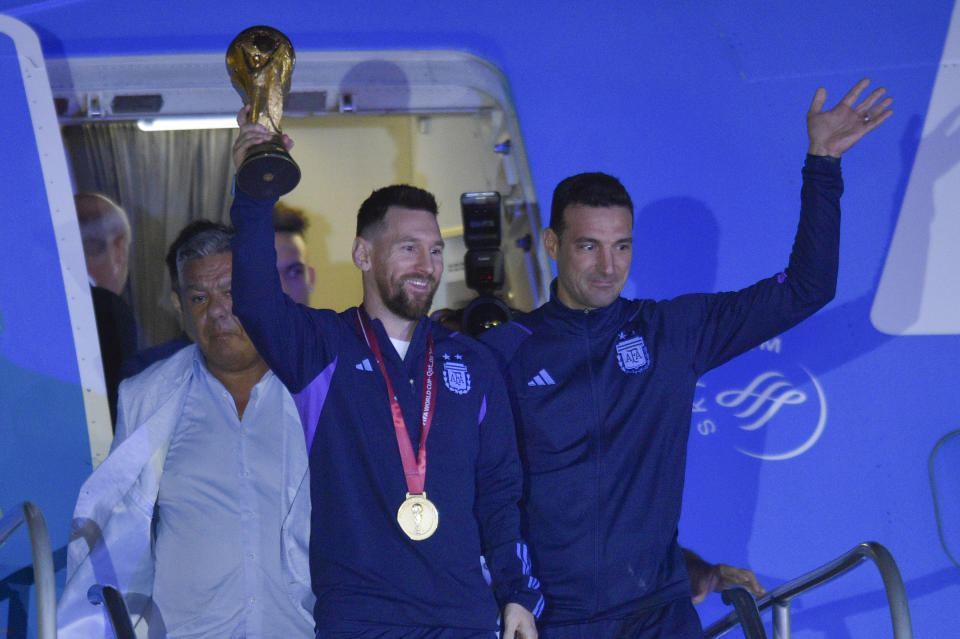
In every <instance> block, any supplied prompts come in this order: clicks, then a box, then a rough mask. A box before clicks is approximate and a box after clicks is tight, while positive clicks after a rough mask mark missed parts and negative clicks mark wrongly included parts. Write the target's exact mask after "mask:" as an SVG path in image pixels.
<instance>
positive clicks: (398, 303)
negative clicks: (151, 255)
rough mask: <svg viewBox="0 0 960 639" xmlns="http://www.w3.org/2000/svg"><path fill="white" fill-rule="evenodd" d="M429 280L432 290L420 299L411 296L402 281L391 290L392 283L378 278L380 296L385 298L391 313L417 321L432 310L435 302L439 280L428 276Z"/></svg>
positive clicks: (384, 302)
mask: <svg viewBox="0 0 960 639" xmlns="http://www.w3.org/2000/svg"><path fill="white" fill-rule="evenodd" d="M418 279H420V278H418ZM427 280H428V281H429V282H430V285H431V287H430V290H429V291H428V292H427V294H426V295H425V296H424V297H422V298H420V299H419V300H414V299H412V298H411V297H410V295H409V294H408V293H407V290H406V289H405V288H403V283H402V281H401V283H400V285H399V286H397V287H396V289H394V290H390V285H389V284H387V283H386V282H383V281H381V280H380V279H379V278H378V279H377V287H378V288H379V289H380V298H381V299H382V300H383V304H384V306H386V307H387V308H388V309H389V310H390V312H391V313H393V314H394V315H396V316H398V317H402V318H403V319H408V320H412V321H417V320H419V319H420V318H421V317H423V316H424V315H426V314H427V311H429V310H430V306H431V305H432V304H433V296H434V294H435V293H436V292H437V281H436V280H434V279H433V278H432V277H431V278H427Z"/></svg>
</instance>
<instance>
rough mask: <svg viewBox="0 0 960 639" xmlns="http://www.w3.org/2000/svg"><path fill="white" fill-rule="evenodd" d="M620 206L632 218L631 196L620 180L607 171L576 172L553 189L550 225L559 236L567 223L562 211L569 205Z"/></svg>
mask: <svg viewBox="0 0 960 639" xmlns="http://www.w3.org/2000/svg"><path fill="white" fill-rule="evenodd" d="M575 204H580V205H582V206H622V207H625V208H626V209H628V210H629V211H630V219H633V200H631V199H630V194H629V193H627V189H625V188H624V187H623V184H621V183H620V180H618V179H617V178H615V177H613V176H612V175H607V174H606V173H578V174H577V175H571V176H570V177H568V178H566V179H565V180H563V181H562V182H560V184H558V185H557V188H555V189H554V190H553V202H552V203H551V204H550V228H551V229H553V232H554V233H556V234H557V236H558V237H559V236H560V235H561V234H562V233H563V229H565V228H566V226H567V223H566V220H564V218H563V212H564V211H565V210H566V208H567V207H568V206H570V205H575Z"/></svg>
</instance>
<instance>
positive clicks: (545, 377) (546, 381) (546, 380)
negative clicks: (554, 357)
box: [527, 368, 556, 386]
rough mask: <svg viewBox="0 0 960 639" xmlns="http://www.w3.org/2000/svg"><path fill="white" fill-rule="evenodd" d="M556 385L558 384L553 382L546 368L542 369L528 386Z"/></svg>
mask: <svg viewBox="0 0 960 639" xmlns="http://www.w3.org/2000/svg"><path fill="white" fill-rule="evenodd" d="M554 384H556V382H555V381H553V378H552V377H550V373H548V372H547V369H545V368H541V369H540V372H539V373H537V374H536V375H534V376H533V379H531V380H530V381H529V382H527V386H553V385H554Z"/></svg>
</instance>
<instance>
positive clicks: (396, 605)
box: [231, 194, 543, 636]
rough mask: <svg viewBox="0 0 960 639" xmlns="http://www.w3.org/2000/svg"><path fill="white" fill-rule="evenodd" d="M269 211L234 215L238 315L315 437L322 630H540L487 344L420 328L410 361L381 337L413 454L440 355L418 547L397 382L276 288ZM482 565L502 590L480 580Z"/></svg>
mask: <svg viewBox="0 0 960 639" xmlns="http://www.w3.org/2000/svg"><path fill="white" fill-rule="evenodd" d="M272 206H273V202H272V201H265V200H255V199H252V198H249V197H246V196H245V195H243V194H237V196H236V199H235V200H234V204H233V208H232V210H231V218H232V220H233V224H234V226H235V228H236V236H235V238H234V245H233V285H232V293H233V311H234V313H235V314H236V316H237V317H239V318H240V320H241V321H242V323H243V326H244V328H245V329H246V330H247V332H248V333H249V335H250V337H251V339H252V340H253V342H254V344H255V345H256V347H257V350H258V351H259V352H260V354H261V355H262V356H263V358H264V359H265V360H266V361H267V363H268V364H269V365H270V368H271V369H273V371H274V373H276V375H277V376H278V377H279V378H280V379H281V380H282V381H283V382H284V384H286V386H287V387H288V388H289V389H290V391H291V392H292V393H294V397H295V399H296V401H297V405H298V407H299V408H300V413H301V417H302V418H303V425H304V430H305V431H306V435H307V444H308V446H309V460H310V478H311V479H310V492H311V501H312V518H311V533H310V572H311V580H312V585H313V590H314V594H315V595H316V597H317V605H316V608H315V618H316V620H317V627H318V629H320V630H321V631H322V630H324V629H336V628H337V624H338V622H339V621H340V620H344V622H346V624H347V625H348V626H349V627H350V628H356V627H357V626H358V624H360V625H361V626H363V627H367V628H377V627H383V628H388V629H390V628H392V629H393V630H388V632H389V634H390V636H401V635H403V634H405V633H406V632H407V630H404V629H411V630H412V629H417V628H462V629H466V630H470V629H476V630H490V631H495V630H496V629H497V617H498V614H499V608H500V606H503V605H505V604H506V603H509V602H516V603H519V604H521V605H523V606H525V607H526V608H527V609H529V610H531V611H533V612H534V614H538V613H539V612H540V611H541V610H542V607H543V599H542V596H541V595H540V593H539V591H538V587H539V584H538V583H537V580H536V579H535V578H533V577H532V576H531V575H530V559H529V556H528V553H527V548H526V545H525V544H524V543H523V540H522V539H521V537H520V511H519V507H518V505H517V502H518V500H519V498H520V495H521V487H522V475H521V470H520V464H519V458H518V455H517V442H516V433H515V430H514V424H513V416H512V414H511V411H510V404H509V400H508V397H507V392H506V387H505V385H504V383H503V378H502V376H501V374H500V371H499V369H498V367H497V364H496V362H495V360H494V358H493V356H492V354H491V353H490V352H489V350H488V349H487V348H486V347H484V346H483V345H482V344H480V343H478V342H476V341H475V340H473V339H471V338H468V337H465V336H463V335H459V334H456V333H451V332H450V331H448V330H447V329H445V328H443V327H442V326H441V325H439V324H437V323H435V322H432V321H430V320H427V319H425V318H424V319H422V320H421V321H420V322H419V324H418V325H417V327H416V330H415V331H414V334H413V339H412V341H411V344H410V347H409V350H408V352H407V354H406V357H405V358H404V359H403V360H401V359H400V357H399V355H398V354H397V352H396V350H395V349H394V348H393V346H392V345H391V344H390V340H389V338H388V336H387V334H386V332H385V331H384V328H383V325H382V324H381V323H380V321H379V320H374V321H373V322H372V328H373V330H374V331H375V333H376V335H377V338H378V341H379V343H380V345H381V349H382V351H383V356H384V359H385V365H386V367H387V371H388V373H389V375H390V378H391V381H392V384H393V387H394V389H395V391H396V393H397V399H398V401H399V403H400V406H401V410H402V412H403V416H404V421H405V423H406V427H407V430H408V432H409V434H410V438H411V441H412V443H413V448H414V451H415V452H416V450H417V448H418V443H419V436H420V424H421V421H420V416H421V405H422V404H421V399H422V382H423V365H424V358H425V350H426V338H427V334H428V333H431V334H432V335H433V338H434V342H435V346H434V347H435V353H436V366H437V378H436V381H437V383H436V389H437V390H436V398H437V399H436V411H435V415H434V418H433V424H432V426H431V429H430V434H429V438H428V439H427V443H426V446H427V453H428V454H427V474H426V487H425V489H426V492H427V496H428V497H429V499H430V500H431V501H432V502H434V504H436V506H437V509H438V511H439V527H438V529H437V532H436V533H434V535H433V536H431V537H430V538H428V539H425V540H423V541H412V540H411V539H409V538H408V537H407V536H406V535H405V534H404V533H403V532H402V531H401V529H400V527H399V525H398V523H397V518H396V517H397V508H398V507H399V506H400V504H401V502H403V501H404V498H405V496H406V492H407V485H406V482H405V480H404V471H403V466H402V464H401V461H400V453H399V452H398V449H397V440H396V435H395V433H394V425H393V420H392V418H391V412H390V403H389V399H388V396H387V387H386V382H385V380H384V379H383V375H382V373H381V371H380V369H379V367H378V366H377V363H376V360H375V359H374V356H373V353H372V352H371V350H370V348H369V347H368V346H367V343H366V341H365V340H364V338H363V335H362V334H361V333H360V331H359V329H358V327H357V324H356V321H355V313H356V309H350V310H348V311H345V312H344V313H341V314H337V313H335V312H333V311H329V310H317V309H311V308H307V307H305V306H301V305H298V304H295V303H294V302H293V301H292V300H291V299H290V298H289V297H287V296H286V295H285V294H284V293H283V292H282V290H281V288H280V281H279V277H278V275H277V269H276V255H275V252H274V248H273V227H272V221H271V208H272ZM481 553H483V554H484V555H485V556H486V560H487V565H488V566H489V569H490V573H491V577H492V582H493V583H492V585H493V589H492V590H491V588H490V587H489V586H488V585H487V583H486V581H485V580H484V576H483V573H482V570H481V563H480V556H481Z"/></svg>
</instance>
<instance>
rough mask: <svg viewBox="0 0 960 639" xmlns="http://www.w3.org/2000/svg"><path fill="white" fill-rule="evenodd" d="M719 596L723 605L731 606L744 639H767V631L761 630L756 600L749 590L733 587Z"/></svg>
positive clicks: (761, 623) (761, 624) (761, 621)
mask: <svg viewBox="0 0 960 639" xmlns="http://www.w3.org/2000/svg"><path fill="white" fill-rule="evenodd" d="M720 596H721V597H722V599H723V603H725V604H727V605H728V606H733V611H734V614H736V615H737V619H739V621H740V626H741V627H742V628H743V634H744V636H745V637H746V639H767V631H766V630H764V629H763V620H762V619H761V618H760V611H759V610H757V600H756V599H754V598H753V595H751V594H750V591H749V590H747V589H746V588H744V587H743V586H733V587H732V588H727V589H725V590H724V591H723V592H722V593H721V595H720Z"/></svg>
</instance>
